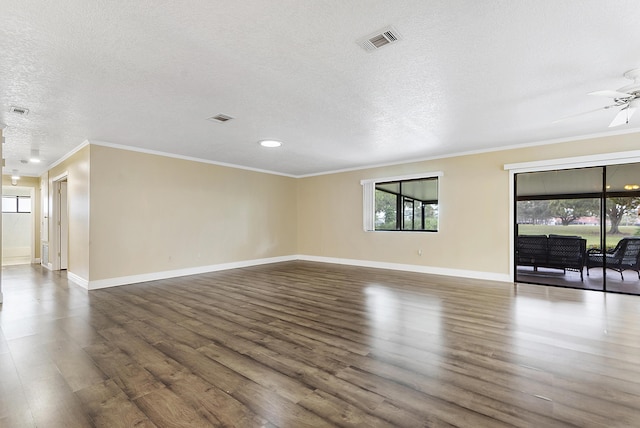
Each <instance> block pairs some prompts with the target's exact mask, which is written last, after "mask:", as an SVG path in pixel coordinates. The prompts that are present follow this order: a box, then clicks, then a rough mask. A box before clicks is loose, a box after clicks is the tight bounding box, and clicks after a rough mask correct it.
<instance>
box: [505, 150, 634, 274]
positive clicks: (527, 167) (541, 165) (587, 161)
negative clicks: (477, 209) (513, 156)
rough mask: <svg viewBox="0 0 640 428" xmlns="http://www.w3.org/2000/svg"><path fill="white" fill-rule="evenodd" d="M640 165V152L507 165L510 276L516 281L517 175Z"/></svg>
mask: <svg viewBox="0 0 640 428" xmlns="http://www.w3.org/2000/svg"><path fill="white" fill-rule="evenodd" d="M628 163H640V150H632V151H628V152H616V153H604V154H597V155H587V156H577V157H571V158H559V159H547V160H542V161H533V162H521V163H511V164H505V165H504V170H505V171H509V276H510V277H511V278H512V280H513V282H514V283H515V281H516V271H515V223H516V210H515V207H516V200H515V175H516V174H519V173H522V172H542V171H553V170H557V169H573V168H586V167H599V166H608V165H622V164H628Z"/></svg>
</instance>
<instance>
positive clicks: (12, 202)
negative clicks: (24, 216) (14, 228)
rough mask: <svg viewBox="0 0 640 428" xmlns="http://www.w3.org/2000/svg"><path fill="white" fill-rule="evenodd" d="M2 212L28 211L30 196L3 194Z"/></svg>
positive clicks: (29, 209) (29, 210)
mask: <svg viewBox="0 0 640 428" xmlns="http://www.w3.org/2000/svg"><path fill="white" fill-rule="evenodd" d="M2 212H3V213H30V212H31V197H30V196H3V197H2Z"/></svg>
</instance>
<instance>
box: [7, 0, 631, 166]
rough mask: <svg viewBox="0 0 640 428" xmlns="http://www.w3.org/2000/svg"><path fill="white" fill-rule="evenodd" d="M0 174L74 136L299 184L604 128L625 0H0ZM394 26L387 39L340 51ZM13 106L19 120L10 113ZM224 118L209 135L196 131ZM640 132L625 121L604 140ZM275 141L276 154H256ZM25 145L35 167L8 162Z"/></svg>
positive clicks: (625, 20) (620, 49)
mask: <svg viewBox="0 0 640 428" xmlns="http://www.w3.org/2000/svg"><path fill="white" fill-rule="evenodd" d="M0 10H2V13H1V16H2V25H0V52H1V53H2V61H0V103H1V105H0V122H2V123H4V124H6V125H7V128H6V129H5V131H4V133H5V136H6V144H5V145H4V156H5V158H6V162H7V166H6V168H5V172H7V171H9V172H10V171H11V170H12V169H18V170H19V171H20V172H21V173H22V174H25V175H38V174H40V173H42V172H43V171H45V170H46V169H47V165H48V164H51V163H53V162H55V161H56V160H58V159H60V157H62V156H63V155H64V154H66V153H68V152H69V151H71V150H72V149H73V148H75V147H77V146H78V145H80V144H81V143H83V142H84V141H86V140H89V141H96V142H107V143H111V144H117V145H125V146H130V147H135V148H138V149H142V150H154V151H160V152H166V153H172V154H176V155H180V156H187V157H193V158H200V159H205V160H210V161H215V162H223V163H229V164H236V165H240V166H244V167H249V168H257V169H262V170H268V171H274V172H278V173H282V174H288V175H294V176H300V175H306V174H314V173H320V172H325V171H333V170H340V169H347V168H355V167H361V166H366V165H376V164H384V163H391V162H400V161H405V160H410V159H417V158H427V157H432V156H442V155H446V154H451V153H460V152H467V151H477V150H485V149H490V148H497V147H502V146H509V145H517V144H525V143H532V142H538V141H545V140H550V139H563V138H570V137H575V136H580V135H588V134H597V133H604V132H607V131H609V130H610V129H609V128H607V126H608V124H609V122H610V121H611V119H612V118H613V116H614V115H615V112H613V111H612V110H602V111H600V112H596V113H592V114H591V115H586V116H581V117H579V118H575V119H571V120H565V121H562V122H559V123H553V121H554V120H556V119H559V118H562V117H565V116H568V115H572V114H575V113H579V112H581V111H586V110H592V109H596V108H598V107H603V106H605V105H607V104H610V103H609V102H608V100H607V99H604V98H598V97H594V96H588V95H586V94H587V93H588V92H591V91H596V90H600V89H617V88H619V87H621V86H623V85H625V84H628V83H630V81H628V80H625V79H624V78H623V77H622V73H623V72H625V71H627V70H629V69H632V68H636V67H640V25H638V22H640V7H638V3H637V0H630V1H624V0H616V1H603V0H597V1H593V0H581V1H578V0H571V1H568V0H533V1H527V0H522V1H513V0H502V1H497V0H493V1H488V0H485V1H469V0H465V1H461V0H458V1H455V0H442V1H434V0H405V1H401V2H398V1H391V0H389V1H373V0H352V1H343V0H325V1H320V0H317V1H300V0H288V1H286V0H279V1H278V0H274V1H265V0H253V1H242V2H230V1H212V0H207V1H200V0H188V1H187V0H175V1H170V2H159V1H144V0H137V1H118V0H114V1H86V0H67V1H64V2H49V1H36V0H23V1H15V0H0ZM387 25H393V26H394V27H395V28H396V29H397V30H398V32H399V33H400V34H401V35H402V40H401V41H400V42H398V43H395V44H393V45H389V46H386V47H384V48H382V49H380V50H378V51H375V52H371V53H368V52H366V51H364V50H363V49H362V48H361V47H360V46H359V45H358V44H357V43H356V41H357V40H358V39H360V38H361V37H363V36H366V35H368V34H370V33H372V32H373V31H376V30H378V29H380V28H383V27H385V26H387ZM12 105H15V106H20V107H26V108H28V109H29V110H30V112H29V114H28V115H27V116H25V117H20V116H17V115H16V114H13V113H10V112H9V109H10V107H11V106H12ZM218 113H224V114H227V115H230V116H232V117H234V118H235V119H233V120H232V121H229V122H226V123H224V124H219V123H213V122H211V121H207V120H206V119H207V118H208V117H210V116H213V115H215V114H218ZM638 127H640V114H638V115H637V116H636V117H634V118H633V119H632V120H631V121H630V123H629V124H627V125H624V126H623V127H621V128H616V130H620V129H622V130H627V131H629V130H633V129H637V128H638ZM264 138H273V139H278V140H281V141H283V142H284V145H283V146H282V147H281V148H279V149H265V148H262V147H260V146H259V145H258V144H257V141H258V140H260V139H264ZM32 149H39V150H40V153H41V156H42V157H44V159H45V162H43V163H41V164H39V165H37V164H23V163H21V160H25V159H27V158H28V157H29V154H30V151H31V150H32Z"/></svg>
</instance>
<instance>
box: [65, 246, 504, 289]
mask: <svg viewBox="0 0 640 428" xmlns="http://www.w3.org/2000/svg"><path fill="white" fill-rule="evenodd" d="M293 260H304V261H310V262H319V263H335V264H340V265H350V266H361V267H369V268H376V269H390V270H399V271H406V272H417V273H426V274H431V275H444V276H453V277H459V278H471V279H481V280H487V281H498V282H513V280H512V278H511V276H510V275H509V274H502V273H495V272H481V271H472V270H463V269H450V268H441V267H434V266H421V265H411V264H403V263H387V262H376V261H371V260H356V259H342V258H335V257H321V256H309V255H304V254H298V255H290V256H280V257H269V258H264V259H254V260H243V261H239V262H230V263H221V264H216V265H208V266H196V267H192V268H185V269H175V270H169V271H162V272H150V273H144V274H139V275H129V276H121V277H115V278H106V279H98V280H93V281H91V280H86V279H84V278H82V277H80V276H78V275H76V274H74V273H72V272H67V278H69V280H70V281H73V282H74V283H76V284H78V285H80V286H81V287H83V288H86V289H87V290H98V289H100V288H108V287H116V286H119V285H127V284H136V283H139V282H146V281H157V280H160V279H168V278H176V277H180V276H187V275H198V274H202V273H208V272H217V271H222V270H228V269H237V268H243V267H250V266H258V265H263V264H269V263H279V262H287V261H293Z"/></svg>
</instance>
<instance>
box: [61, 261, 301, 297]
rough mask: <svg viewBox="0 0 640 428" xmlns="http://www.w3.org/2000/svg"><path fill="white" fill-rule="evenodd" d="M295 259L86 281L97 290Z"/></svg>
mask: <svg viewBox="0 0 640 428" xmlns="http://www.w3.org/2000/svg"><path fill="white" fill-rule="evenodd" d="M292 260H296V256H281V257H269V258H265V259H254V260H243V261H239V262H230V263H221V264H217V265H209V266H196V267H192V268H185V269H176V270H168V271H163V272H151V273H143V274H140V275H130V276H121V277H117V278H107V279H98V280H94V281H88V283H87V287H86V288H88V289H89V290H98V289H100V288H107V287H116V286H119V285H126V284H135V283H139V282H146V281H156V280H159V279H168V278H176V277H179V276H187V275H198V274H201V273H208V272H216V271H221V270H227V269H237V268H243V267H250V266H258V265H264V264H269V263H279V262H287V261H292ZM67 275H68V274H67Z"/></svg>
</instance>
